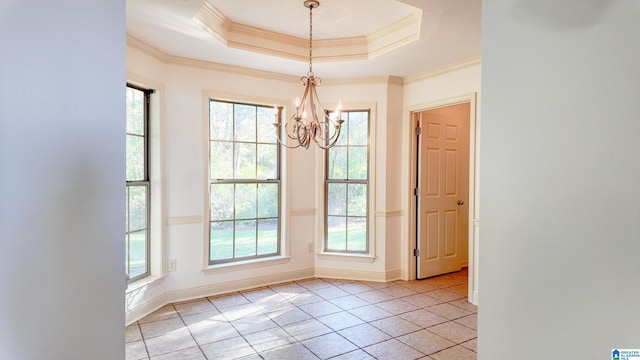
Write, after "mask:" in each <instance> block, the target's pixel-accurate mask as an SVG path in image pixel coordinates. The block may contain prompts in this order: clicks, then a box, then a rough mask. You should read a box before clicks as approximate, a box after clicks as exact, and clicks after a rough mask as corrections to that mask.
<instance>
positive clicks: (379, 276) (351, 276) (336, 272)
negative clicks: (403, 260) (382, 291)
mask: <svg viewBox="0 0 640 360" xmlns="http://www.w3.org/2000/svg"><path fill="white" fill-rule="evenodd" d="M400 275H401V271H400V269H395V270H389V271H367V270H352V269H335V268H316V269H315V277H319V278H328V279H345V280H359V281H375V282H387V281H394V280H399V279H400Z"/></svg>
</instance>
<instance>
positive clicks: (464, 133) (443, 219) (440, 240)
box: [417, 103, 470, 278]
mask: <svg viewBox="0 0 640 360" xmlns="http://www.w3.org/2000/svg"><path fill="white" fill-rule="evenodd" d="M469 117H470V104H469V103H463V104H457V105H451V106H446V107H442V108H437V109H432V110H425V111H423V112H421V113H420V116H419V117H418V118H419V119H420V120H419V121H420V127H421V133H420V136H419V157H418V159H419V160H418V169H417V170H418V184H419V185H418V187H419V191H418V196H417V199H418V200H417V201H418V211H417V214H418V222H417V223H418V224H419V225H418V226H419V227H418V239H419V240H418V252H419V255H418V260H417V264H418V271H417V275H418V276H417V277H418V278H426V277H430V276H435V275H440V274H445V273H448V272H453V271H457V270H460V268H461V264H462V262H463V261H467V260H468V259H467V249H468V236H469V234H468V229H469V207H468V202H469V201H468V197H469Z"/></svg>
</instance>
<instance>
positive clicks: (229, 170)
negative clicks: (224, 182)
mask: <svg viewBox="0 0 640 360" xmlns="http://www.w3.org/2000/svg"><path fill="white" fill-rule="evenodd" d="M209 151H210V152H211V153H210V155H209V159H211V166H210V170H211V175H210V176H211V179H233V143H231V142H218V141H211V144H210V147H209Z"/></svg>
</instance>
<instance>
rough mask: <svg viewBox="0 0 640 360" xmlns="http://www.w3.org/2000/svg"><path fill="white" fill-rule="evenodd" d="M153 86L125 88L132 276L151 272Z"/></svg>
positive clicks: (128, 261)
mask: <svg viewBox="0 0 640 360" xmlns="http://www.w3.org/2000/svg"><path fill="white" fill-rule="evenodd" d="M151 93H152V90H144V89H140V88H137V87H133V86H131V85H127V90H126V108H127V112H126V117H127V135H126V136H127V141H126V146H127V149H126V162H127V169H126V180H127V183H126V217H125V218H126V233H125V245H126V250H125V256H126V258H125V271H126V273H127V275H128V276H129V280H130V281H132V280H135V279H138V278H140V277H142V276H145V275H148V274H149V155H148V153H149V151H148V148H149V138H148V131H149V97H150V94H151Z"/></svg>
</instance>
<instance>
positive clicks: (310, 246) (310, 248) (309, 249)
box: [307, 242, 313, 253]
mask: <svg viewBox="0 0 640 360" xmlns="http://www.w3.org/2000/svg"><path fill="white" fill-rule="evenodd" d="M307 246H308V247H309V248H308V251H309V252H310V253H312V252H313V243H312V242H310V243H309V244H308V245H307Z"/></svg>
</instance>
